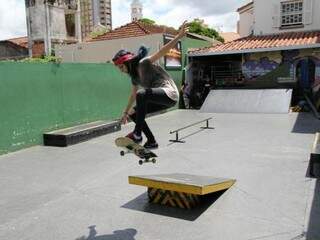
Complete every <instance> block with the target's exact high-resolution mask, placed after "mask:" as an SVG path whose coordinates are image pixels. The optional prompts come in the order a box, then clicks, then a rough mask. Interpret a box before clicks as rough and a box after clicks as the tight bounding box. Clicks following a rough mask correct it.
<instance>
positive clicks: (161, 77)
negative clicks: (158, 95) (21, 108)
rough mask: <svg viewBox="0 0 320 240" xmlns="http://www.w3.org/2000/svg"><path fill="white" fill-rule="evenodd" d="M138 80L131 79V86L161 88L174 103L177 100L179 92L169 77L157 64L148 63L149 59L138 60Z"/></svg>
mask: <svg viewBox="0 0 320 240" xmlns="http://www.w3.org/2000/svg"><path fill="white" fill-rule="evenodd" d="M139 73H140V78H139V79H132V84H134V85H140V86H141V87H143V88H162V89H163V90H164V91H165V93H166V94H167V96H168V97H169V98H171V99H172V100H174V101H178V99H179V91H178V88H177V86H176V84H175V83H174V81H173V80H172V78H171V77H170V75H169V74H168V73H167V72H166V71H165V70H164V69H163V68H162V67H161V66H160V65H158V64H154V63H152V62H151V61H150V58H149V57H145V58H143V59H141V60H140V63H139Z"/></svg>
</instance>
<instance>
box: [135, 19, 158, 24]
mask: <svg viewBox="0 0 320 240" xmlns="http://www.w3.org/2000/svg"><path fill="white" fill-rule="evenodd" d="M139 21H140V22H142V23H145V24H149V25H154V24H156V22H155V21H154V20H152V19H149V18H142V19H140V20H139Z"/></svg>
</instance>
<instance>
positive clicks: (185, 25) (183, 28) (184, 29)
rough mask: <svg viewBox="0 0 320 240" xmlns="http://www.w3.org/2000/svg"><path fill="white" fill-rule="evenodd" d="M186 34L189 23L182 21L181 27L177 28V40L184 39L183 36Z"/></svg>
mask: <svg viewBox="0 0 320 240" xmlns="http://www.w3.org/2000/svg"><path fill="white" fill-rule="evenodd" d="M187 32H189V23H188V22H187V21H184V22H183V23H182V25H181V27H180V28H179V34H178V36H179V38H182V37H184V35H186V33H187Z"/></svg>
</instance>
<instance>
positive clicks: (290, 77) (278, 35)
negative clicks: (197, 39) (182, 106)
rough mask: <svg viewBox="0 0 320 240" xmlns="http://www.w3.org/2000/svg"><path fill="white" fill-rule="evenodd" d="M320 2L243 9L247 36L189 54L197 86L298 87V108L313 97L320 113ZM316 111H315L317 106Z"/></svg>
mask: <svg viewBox="0 0 320 240" xmlns="http://www.w3.org/2000/svg"><path fill="white" fill-rule="evenodd" d="M319 9H320V1H318V0H268V1H265V0H254V1H252V2H250V3H248V4H246V5H244V6H242V7H240V8H239V9H238V10H237V11H238V13H239V15H240V21H239V24H238V32H239V34H240V35H241V37H242V38H240V39H237V40H234V41H231V42H227V43H224V44H221V45H218V46H215V47H211V48H206V49H198V50H195V51H193V52H190V53H189V57H190V58H191V59H192V60H193V61H194V62H195V66H197V67H196V70H195V72H196V74H195V76H194V81H195V82H197V84H195V86H198V89H195V91H201V89H202V86H203V85H204V82H205V81H206V80H208V81H209V82H210V86H211V88H212V89H216V88H292V89H293V99H292V104H293V105H295V104H299V102H303V101H305V100H306V99H307V97H306V94H307V96H308V98H310V99H312V101H313V104H314V106H315V108H316V109H318V111H320V15H319V14H317V11H318V10H319ZM311 108H312V107H311Z"/></svg>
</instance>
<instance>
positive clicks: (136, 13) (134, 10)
mask: <svg viewBox="0 0 320 240" xmlns="http://www.w3.org/2000/svg"><path fill="white" fill-rule="evenodd" d="M142 18H143V5H142V3H141V2H140V1H139V0H133V2H132V3H131V21H132V22H134V21H138V20H140V19H142Z"/></svg>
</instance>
